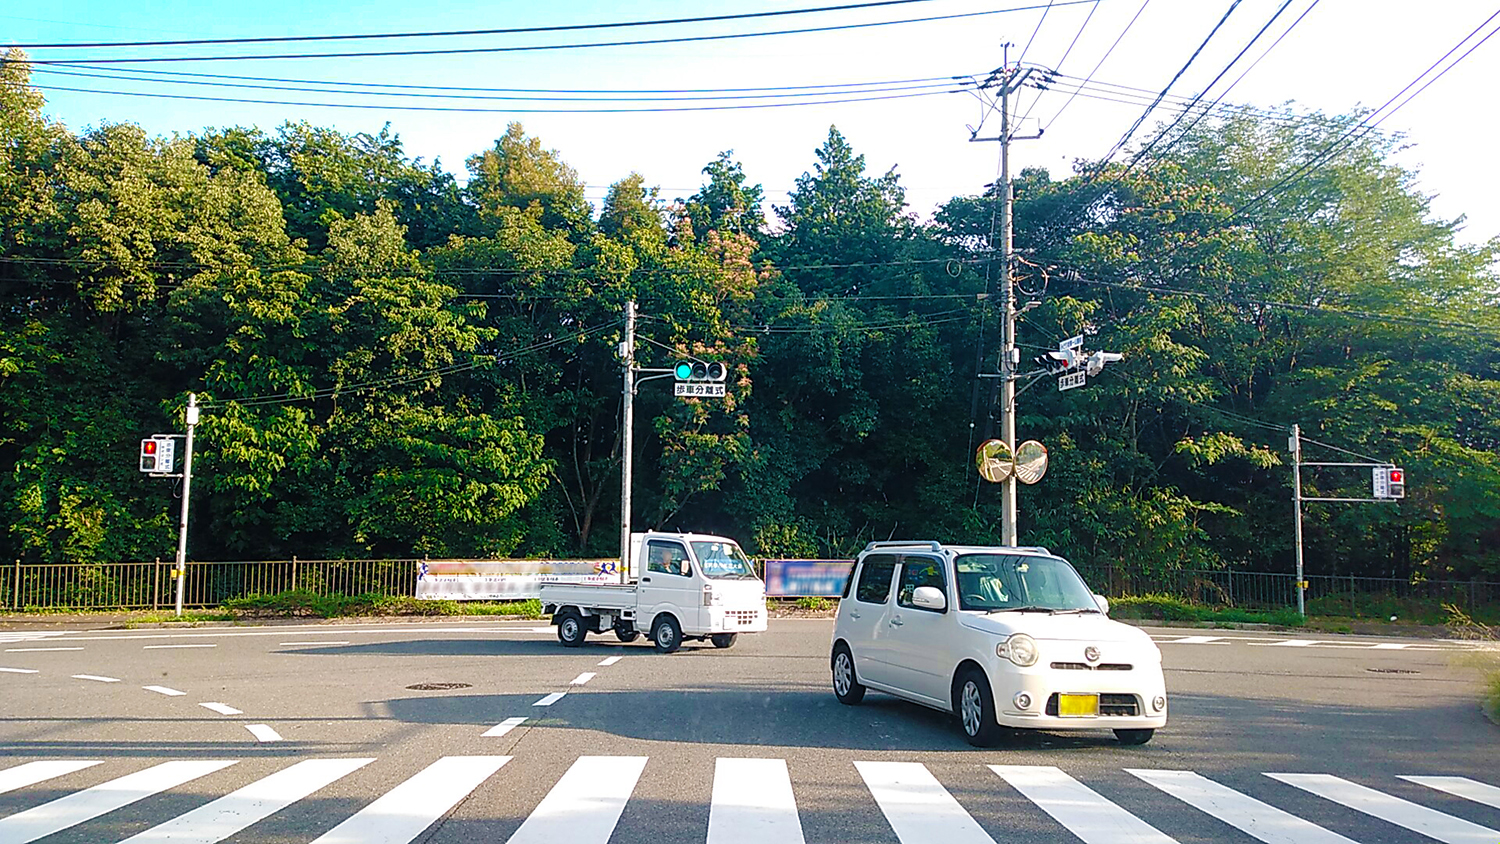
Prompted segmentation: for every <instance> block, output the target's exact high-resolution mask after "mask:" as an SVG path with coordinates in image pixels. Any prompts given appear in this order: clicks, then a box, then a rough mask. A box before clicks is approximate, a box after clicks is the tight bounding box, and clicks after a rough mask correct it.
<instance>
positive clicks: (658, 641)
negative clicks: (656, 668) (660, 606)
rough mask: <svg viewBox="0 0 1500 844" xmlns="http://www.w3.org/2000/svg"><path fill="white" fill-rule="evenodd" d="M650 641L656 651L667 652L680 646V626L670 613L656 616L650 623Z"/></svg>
mask: <svg viewBox="0 0 1500 844" xmlns="http://www.w3.org/2000/svg"><path fill="white" fill-rule="evenodd" d="M651 641H652V642H653V643H655V645H656V650H657V652H658V653H664V654H669V653H672V652H673V651H675V650H677V649H678V648H680V647H682V626H681V625H679V624H678V623H677V619H675V618H673V617H671V616H670V615H662V616H657V619H656V623H655V624H653V625H651Z"/></svg>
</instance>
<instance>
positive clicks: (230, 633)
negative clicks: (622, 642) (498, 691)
mask: <svg viewBox="0 0 1500 844" xmlns="http://www.w3.org/2000/svg"><path fill="white" fill-rule="evenodd" d="M535 623H536V622H535V621H531V620H526V621H521V622H515V621H511V622H492V623H490V624H488V625H487V626H484V627H476V626H473V625H472V624H471V625H469V626H466V627H445V626H442V625H440V624H411V623H398V624H390V625H384V626H366V627H351V628H346V627H343V626H340V627H339V633H341V634H343V635H345V636H348V635H349V634H351V633H371V634H377V635H379V634H388V633H405V632H413V631H415V632H420V633H423V634H427V633H530V632H540V631H544V630H545V631H546V632H548V633H553V632H556V631H555V629H554V628H551V627H521V626H518V625H520V624H535ZM328 627H329V625H326V624H302V625H296V626H285V627H283V626H280V625H278V626H276V627H274V628H272V629H265V630H261V629H254V630H245V629H217V630H196V631H192V632H181V633H151V632H146V631H137V632H132V633H116V634H112V635H103V636H74V635H67V634H56V635H67V641H69V642H118V641H121V640H134V639H211V638H240V637H245V636H252V637H253V636H283V637H284V636H286V634H288V633H293V634H295V633H297V632H298V631H317V633H314V634H312V635H320V634H321V635H324V636H326V635H328ZM36 638H40V637H26V638H24V639H14V640H13V641H35V640H36Z"/></svg>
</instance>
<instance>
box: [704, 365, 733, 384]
mask: <svg viewBox="0 0 1500 844" xmlns="http://www.w3.org/2000/svg"><path fill="white" fill-rule="evenodd" d="M727 374H728V373H727V372H725V371H724V364H722V363H711V364H709V365H708V380H710V381H723V380H724V376H725V375H727Z"/></svg>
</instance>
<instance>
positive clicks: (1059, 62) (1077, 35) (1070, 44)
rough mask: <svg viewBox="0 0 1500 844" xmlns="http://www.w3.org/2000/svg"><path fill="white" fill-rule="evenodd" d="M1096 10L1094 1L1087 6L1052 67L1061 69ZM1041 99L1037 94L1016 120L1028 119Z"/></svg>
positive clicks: (1097, 5) (1021, 121)
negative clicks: (1065, 47) (1066, 44)
mask: <svg viewBox="0 0 1500 844" xmlns="http://www.w3.org/2000/svg"><path fill="white" fill-rule="evenodd" d="M1097 11H1099V4H1098V3H1095V4H1094V5H1092V6H1090V7H1089V13H1088V16H1087V17H1085V18H1084V19H1083V23H1082V24H1081V25H1080V26H1079V27H1078V31H1077V32H1075V33H1073V40H1072V41H1069V42H1068V49H1066V50H1063V54H1062V58H1060V59H1058V60H1057V64H1056V65H1054V66H1053V67H1054V68H1056V69H1058V70H1061V69H1062V66H1063V64H1065V63H1066V62H1067V61H1068V56H1071V55H1073V48H1074V47H1075V46H1077V44H1078V39H1079V38H1082V37H1083V31H1084V30H1085V29H1088V28H1089V21H1091V20H1093V19H1094V13H1095V12H1097ZM1022 58H1025V55H1024V54H1023V55H1022ZM1041 101H1042V95H1041V94H1037V95H1036V98H1035V99H1033V100H1032V101H1031V106H1030V107H1029V108H1027V109H1026V113H1025V114H1023V115H1021V119H1020V121H1018V122H1020V123H1022V124H1024V123H1025V122H1026V121H1027V120H1028V119H1030V117H1031V113H1032V112H1033V111H1035V110H1036V107H1037V104H1038V103H1040V102H1041Z"/></svg>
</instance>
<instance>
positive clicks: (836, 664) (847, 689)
mask: <svg viewBox="0 0 1500 844" xmlns="http://www.w3.org/2000/svg"><path fill="white" fill-rule="evenodd" d="M833 696H834V697H836V698H838V699H839V703H842V704H844V705H845V706H858V705H859V704H860V703H861V702H862V701H863V700H864V699H865V687H864V685H863V684H861V683H860V682H859V677H857V676H856V675H855V673H854V655H853V654H851V653H849V647H848V646H847V645H845V644H844V643H843V642H840V643H839V644H838V647H836V648H834V649H833Z"/></svg>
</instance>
